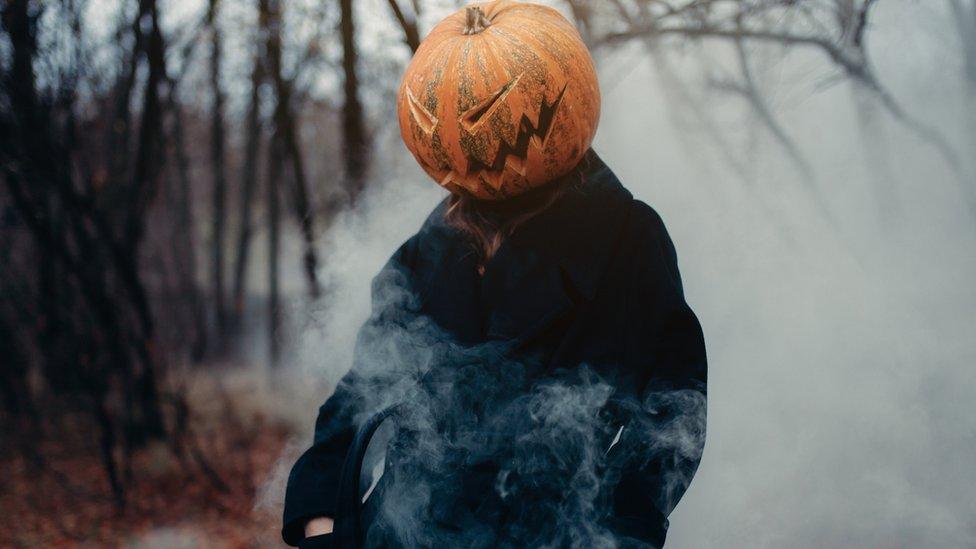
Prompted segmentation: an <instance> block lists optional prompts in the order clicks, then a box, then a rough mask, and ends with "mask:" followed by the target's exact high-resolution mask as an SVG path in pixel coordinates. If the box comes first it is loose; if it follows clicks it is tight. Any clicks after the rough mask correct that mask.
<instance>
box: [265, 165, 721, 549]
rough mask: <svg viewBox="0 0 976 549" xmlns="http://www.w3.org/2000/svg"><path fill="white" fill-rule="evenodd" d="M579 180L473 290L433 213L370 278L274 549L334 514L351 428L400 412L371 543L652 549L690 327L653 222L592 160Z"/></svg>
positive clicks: (681, 484)
mask: <svg viewBox="0 0 976 549" xmlns="http://www.w3.org/2000/svg"><path fill="white" fill-rule="evenodd" d="M580 170H581V171H580V172H579V173H575V172H574V174H572V175H571V176H567V181H565V182H563V184H565V185H570V186H571V188H570V189H568V190H567V191H566V192H565V193H563V194H562V195H561V196H560V197H559V198H558V199H557V201H556V202H555V203H554V204H553V205H552V206H550V207H549V208H548V209H546V210H545V211H543V212H542V213H541V214H539V215H537V216H536V217H534V218H532V219H530V220H529V221H528V222H526V223H525V224H524V225H522V226H521V227H519V228H518V229H517V230H516V232H515V233H514V234H513V235H512V236H511V237H509V238H508V239H507V240H506V241H505V242H504V243H503V244H502V246H501V248H500V249H499V250H498V252H497V253H496V254H495V256H494V257H493V258H492V259H491V260H490V261H489V263H488V264H487V267H486V270H485V274H484V275H483V276H479V275H478V274H477V265H476V256H475V254H474V253H473V249H472V247H471V245H470V243H469V241H468V240H467V239H466V238H465V237H464V236H463V235H462V234H461V233H459V231H457V230H456V229H454V228H453V227H451V226H449V225H448V224H447V223H446V222H445V221H444V211H445V208H446V201H445V202H444V203H442V204H440V205H439V206H438V207H437V208H436V209H435V210H434V211H433V213H432V214H431V215H430V217H429V218H428V219H427V221H426V222H425V223H424V225H423V227H422V228H421V229H420V231H419V232H418V233H417V234H416V235H414V236H413V237H411V238H410V239H409V240H407V241H406V242H405V243H404V244H403V245H402V246H401V247H400V248H399V249H398V250H397V252H396V253H395V254H394V255H393V257H392V258H391V259H390V261H389V262H388V264H387V265H386V266H385V267H384V269H383V270H382V271H381V273H380V274H379V275H377V277H376V279H374V282H373V314H372V316H371V318H370V320H369V321H368V322H367V323H366V324H365V325H364V326H363V328H362V329H361V331H360V334H359V337H358V341H357V350H356V358H355V360H354V365H353V368H352V370H351V371H350V373H349V374H347V375H346V376H345V377H344V378H343V380H342V381H341V382H340V383H339V385H338V387H337V389H336V392H335V393H334V394H333V396H332V397H330V398H329V399H328V400H327V401H326V402H325V404H324V405H323V406H322V407H321V409H320V410H319V415H318V420H317V422H316V429H315V442H314V444H313V446H312V447H311V448H310V449H309V450H308V451H306V452H305V453H304V454H303V455H302V456H301V457H300V458H299V460H298V462H297V463H296V464H295V466H294V468H293V469H292V472H291V475H290V478H289V481H288V488H287V493H286V501H285V510H284V528H283V531H282V535H283V537H284V539H285V541H286V542H287V543H289V544H292V545H296V544H297V543H298V542H299V541H300V540H301V539H302V536H303V525H304V523H305V521H306V520H307V519H308V518H310V517H315V516H322V515H325V516H334V513H335V511H336V509H335V494H336V491H337V489H338V486H337V483H338V481H339V473H340V469H341V467H342V463H343V459H344V457H345V454H346V451H347V449H348V448H349V446H350V443H351V441H352V437H353V434H354V432H355V429H356V426H357V425H358V424H359V423H360V422H362V421H363V419H364V418H365V417H368V415H369V414H370V413H371V412H374V411H376V410H377V409H379V408H381V407H383V406H385V405H386V404H389V403H390V402H394V401H397V400H408V401H411V402H422V403H423V405H422V406H419V408H422V411H421V412H416V413H414V414H413V416H411V417H412V419H411V420H410V421H405V422H404V424H405V425H406V426H405V427H402V428H398V430H397V431H396V434H395V435H394V437H393V438H392V439H391V441H390V442H389V444H388V446H387V447H388V448H389V450H388V452H387V456H386V472H385V473H384V474H383V476H382V477H381V478H380V481H379V485H378V486H377V487H376V488H375V490H374V492H373V493H372V494H371V495H370V496H369V499H368V500H367V502H366V507H367V511H366V513H367V514H368V515H369V517H368V523H367V526H369V525H375V527H374V528H371V529H370V532H369V535H368V538H367V539H368V541H369V544H370V545H376V546H387V545H398V544H399V545H426V546H432V545H438V546H446V545H451V546H459V545H464V546H477V545H481V546H486V547H490V546H501V545H508V546H513V547H515V546H531V545H540V544H551V545H557V546H564V545H596V544H598V543H604V542H607V541H609V543H616V544H618V545H620V544H623V545H628V544H637V545H643V544H647V545H651V546H655V547H659V546H661V545H663V543H664V537H665V533H666V531H667V519H666V516H667V515H668V513H670V511H671V509H672V508H673V507H674V505H675V504H676V503H677V501H678V499H679V498H680V497H681V495H682V494H683V493H684V491H685V489H686V488H687V486H688V483H689V482H690V481H691V477H692V476H693V474H694V472H695V470H696V468H697V466H698V462H699V460H700V457H701V451H702V448H703V445H704V432H705V382H706V371H707V369H706V361H705V347H704V342H703V339H702V332H701V327H700V325H699V323H698V320H697V319H696V317H695V315H694V313H693V312H692V310H691V309H690V308H689V307H688V305H687V303H686V302H685V299H684V295H683V291H682V286H681V280H680V277H679V274H678V268H677V260H676V256H675V251H674V247H673V245H672V242H671V239H670V238H669V236H668V233H667V231H666V230H665V227H664V224H663V223H662V221H661V218H660V217H659V216H658V214H657V213H656V212H655V211H654V210H653V209H652V208H651V207H650V206H648V205H647V204H644V203H643V202H640V201H638V200H635V199H634V198H633V197H632V195H631V194H630V193H629V192H628V191H627V190H626V189H625V188H624V187H623V186H622V185H621V184H620V182H619V181H618V180H617V178H616V177H615V176H614V174H613V173H612V172H611V171H610V169H609V168H608V167H607V166H606V165H605V164H604V163H603V162H602V161H601V160H600V159H599V157H598V156H597V155H596V154H595V153H594V152H593V151H590V152H589V153H588V155H587V157H586V158H585V159H584V161H583V162H582V163H581V165H580ZM580 174H582V177H581V178H580V177H579V175H580ZM431 379H434V380H439V381H438V382H431V381H430V380H431ZM417 380H422V381H421V383H419V384H418V383H417ZM418 387H420V388H419V389H418ZM432 387H434V388H433V389H432ZM384 509H385V510H384Z"/></svg>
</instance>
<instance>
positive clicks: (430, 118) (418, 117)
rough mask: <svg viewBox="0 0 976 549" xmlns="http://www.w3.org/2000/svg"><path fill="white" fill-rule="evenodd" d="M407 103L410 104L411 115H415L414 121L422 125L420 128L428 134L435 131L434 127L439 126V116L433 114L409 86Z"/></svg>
mask: <svg viewBox="0 0 976 549" xmlns="http://www.w3.org/2000/svg"><path fill="white" fill-rule="evenodd" d="M407 103H409V104H410V115H411V116H413V120H414V122H416V123H417V125H418V126H420V129H422V130H424V132H425V133H426V134H428V135H430V134H432V133H434V128H435V127H436V126H437V117H436V116H434V115H433V114H431V112H430V111H428V110H427V109H426V108H425V107H424V105H423V104H422V103H421V102H420V101H418V100H417V97H416V96H415V95H414V94H413V92H412V91H410V88H407Z"/></svg>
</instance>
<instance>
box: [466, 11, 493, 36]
mask: <svg viewBox="0 0 976 549" xmlns="http://www.w3.org/2000/svg"><path fill="white" fill-rule="evenodd" d="M465 14H466V15H467V19H466V21H465V23H464V34H466V35H471V34H478V33H479V32H481V31H483V30H485V29H487V28H488V27H490V26H491V21H489V20H488V18H487V17H485V12H483V11H481V8H479V7H476V6H469V7H468V8H467V10H465Z"/></svg>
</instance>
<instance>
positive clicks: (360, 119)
mask: <svg viewBox="0 0 976 549" xmlns="http://www.w3.org/2000/svg"><path fill="white" fill-rule="evenodd" d="M339 9H340V12H341V13H340V17H341V19H340V22H339V32H340V34H341V35H342V72H343V76H344V80H343V91H344V93H345V103H344V105H343V108H342V129H343V137H344V139H343V148H344V158H345V165H346V191H347V193H348V195H349V198H350V200H351V201H355V200H356V197H357V196H359V193H360V192H361V191H362V190H363V186H364V185H365V183H366V169H367V166H368V158H369V136H368V135H367V133H366V123H365V121H364V113H363V105H362V103H360V101H359V76H358V73H357V67H356V64H357V61H358V57H359V56H358V54H357V51H356V24H355V20H354V17H355V13H354V11H355V10H354V9H353V4H352V0H339Z"/></svg>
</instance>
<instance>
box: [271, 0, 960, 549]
mask: <svg viewBox="0 0 976 549" xmlns="http://www.w3.org/2000/svg"><path fill="white" fill-rule="evenodd" d="M881 4H882V5H879V6H878V8H879V9H878V12H877V16H876V18H875V19H874V23H873V26H872V34H871V41H870V44H869V51H870V53H871V55H872V56H873V58H874V62H875V63H876V69H877V70H878V73H879V74H880V75H881V77H882V79H883V80H884V81H885V82H886V83H887V84H888V85H889V86H890V89H891V91H892V93H893V95H894V96H895V97H896V98H897V99H898V100H899V101H901V102H902V104H903V105H904V106H905V107H906V109H907V110H909V111H910V112H912V113H914V114H915V115H916V116H918V117H919V118H920V119H922V120H925V121H926V122H927V123H928V124H930V125H933V126H935V127H938V128H939V129H940V130H941V131H942V132H943V133H944V134H945V135H946V136H947V138H948V139H949V141H950V142H951V143H952V144H953V145H954V147H955V148H956V150H957V151H958V152H959V153H960V155H961V157H962V161H963V164H964V169H965V170H967V173H968V174H969V176H968V179H967V178H959V177H958V176H957V175H955V174H954V173H953V171H952V170H951V169H950V168H949V167H948V166H947V165H946V163H945V160H944V159H943V158H942V157H941V156H940V155H939V154H938V152H937V151H936V150H935V149H934V148H933V147H931V146H930V144H928V143H926V142H924V141H922V140H919V139H918V138H917V137H915V136H913V135H912V134H911V133H910V132H908V131H907V130H906V129H905V128H904V126H902V125H900V124H898V123H897V122H896V121H893V120H892V119H891V118H890V116H888V115H887V114H885V113H884V112H883V111H880V110H879V111H877V112H875V113H874V115H873V118H872V120H874V123H873V125H868V126H867V127H865V125H863V124H862V122H863V121H864V118H863V117H862V115H863V114H864V113H863V112H859V110H858V108H859V107H858V103H857V101H856V93H855V91H854V90H852V89H851V87H850V85H849V84H848V83H846V82H843V81H841V82H831V78H832V75H834V74H835V71H834V70H833V69H832V68H831V67H830V65H829V63H828V62H826V60H825V59H824V58H823V57H822V56H821V54H820V53H818V52H816V51H796V52H793V53H790V54H789V55H785V56H781V57H779V58H776V59H773V60H772V61H771V62H769V63H767V64H766V68H765V70H764V71H763V73H762V80H763V83H764V86H766V90H767V92H768V95H769V97H771V98H772V106H773V109H774V111H775V114H776V115H777V116H778V117H779V118H780V120H781V122H782V123H783V125H784V127H785V128H786V129H787V130H788V132H789V133H790V135H791V137H792V138H793V140H794V141H795V142H796V144H797V146H798V148H799V149H800V150H801V151H802V152H803V154H805V155H806V158H807V160H808V161H809V163H810V164H811V166H812V168H813V170H812V171H813V174H814V178H813V181H812V183H813V186H811V184H810V183H811V182H810V181H808V180H807V179H805V178H804V177H803V176H802V174H801V173H800V172H798V171H797V170H796V169H795V167H794V164H792V163H791V162H790V161H789V159H788V158H786V157H785V155H784V154H783V150H782V148H780V146H779V145H778V144H777V143H776V142H775V141H774V140H773V139H771V138H770V136H769V135H768V134H767V133H766V132H765V130H764V129H763V128H762V127H761V126H758V125H757V123H756V122H755V121H754V120H753V119H752V117H751V115H750V113H749V111H748V109H747V108H746V106H745V105H744V104H743V102H742V101H741V100H740V99H739V98H736V97H733V96H729V95H728V94H722V93H720V92H717V91H715V92H711V93H705V94H704V95H702V97H700V98H698V99H700V100H702V101H703V102H702V103H701V104H703V105H704V108H705V110H706V112H707V113H708V115H709V116H711V117H714V119H715V120H716V121H717V123H718V127H719V128H720V129H721V132H722V134H723V136H724V138H725V139H726V140H727V141H728V143H730V144H731V145H730V148H729V149H728V150H726V151H724V152H723V151H721V150H719V149H718V148H716V146H715V144H714V140H712V139H710V136H709V135H708V130H707V129H706V128H704V127H701V126H700V125H699V124H697V123H696V122H695V119H694V117H689V116H687V112H683V111H682V110H681V107H680V106H679V105H677V104H676V103H675V101H674V100H673V99H674V97H675V94H676V91H675V89H674V88H673V87H669V82H668V81H666V80H663V79H662V78H661V76H660V73H659V72H657V71H655V70H654V66H653V65H652V64H651V62H650V60H649V59H648V57H647V56H646V53H645V52H644V51H643V50H641V49H640V48H639V47H632V48H627V49H622V50H619V51H617V52H614V53H612V54H608V55H603V56H601V57H600V58H599V59H598V65H599V68H600V76H601V84H602V86H603V94H604V97H603V112H602V118H601V123H600V129H599V131H598V136H597V140H596V143H595V145H594V148H595V149H596V151H597V152H598V153H599V154H600V155H601V156H602V157H603V158H604V160H605V161H606V162H607V163H608V164H609V165H610V167H611V168H612V169H614V171H615V172H616V174H617V175H618V176H619V177H620V179H621V180H622V181H623V183H624V185H625V186H627V187H628V188H629V189H630V190H631V191H632V192H633V193H634V195H635V196H636V197H637V198H639V199H641V200H643V201H645V202H647V203H649V204H651V205H652V206H653V207H654V208H655V209H657V210H658V212H659V213H660V214H661V215H662V217H663V218H664V221H665V223H666V225H667V226H668V228H669V230H670V232H671V236H672V238H673V240H674V243H675V246H676V248H677V251H678V259H679V266H680V268H681V272H682V276H683V280H684V284H685V290H686V294H687V299H688V302H689V303H690V304H691V306H692V308H693V309H694V310H695V311H696V313H697V314H698V316H699V319H700V320H701V323H702V325H703V328H704V332H705V339H706V345H707V350H708V356H709V371H710V372H709V373H710V375H709V387H708V435H707V441H706V446H705V452H704V457H703V460H702V463H701V466H700V468H699V470H698V473H697V476H696V477H695V479H694V481H693V482H692V484H691V487H690V489H689V490H688V492H687V494H686V495H685V497H684V499H683V500H682V501H681V502H680V504H679V505H678V507H677V509H676V510H675V511H674V512H673V513H672V515H671V517H670V520H671V527H670V533H669V537H668V547H672V548H682V547H688V548H702V547H916V546H924V547H963V546H972V545H974V544H976V522H974V521H973V520H972V518H973V517H974V516H976V495H974V491H973V490H972V478H973V475H974V473H976V462H974V456H976V414H974V413H973V412H974V405H973V402H974V399H976V373H974V372H976V370H974V368H973V366H974V359H976V337H974V336H976V333H974V332H976V291H974V284H973V282H972V281H973V280H976V253H974V251H976V217H974V212H973V211H972V210H970V209H969V207H968V204H970V202H969V199H970V198H971V196H972V194H967V193H972V192H973V187H972V186H973V184H974V183H973V182H974V181H976V177H974V176H973V173H974V171H973V154H972V152H973V149H974V146H973V143H974V140H973V136H974V135H976V120H974V118H976V115H974V114H973V113H974V111H976V109H974V107H976V97H973V96H968V97H967V95H966V92H965V87H964V85H963V78H962V75H961V71H962V68H961V62H959V61H958V60H957V57H956V56H955V55H947V54H948V52H955V51H956V49H957V45H956V44H955V43H954V38H953V37H952V36H951V35H949V34H947V33H945V32H941V31H940V29H945V28H948V27H949V26H950V25H951V20H949V19H948V14H947V13H945V10H943V9H942V7H941V6H936V4H937V3H936V2H910V1H907V0H905V1H890V2H883V3H881ZM710 53H711V54H712V55H714V56H717V58H718V59H722V55H724V54H723V52H722V50H721V46H715V47H714V48H712V49H711V50H710ZM674 67H675V71H676V73H677V74H678V75H680V76H681V77H682V78H684V79H685V80H686V81H688V82H694V81H695V79H696V78H698V76H697V74H698V66H697V64H696V61H695V58H694V57H693V56H690V55H689V56H687V57H676V58H675V64H674ZM379 138H380V143H379V144H378V146H377V147H376V149H375V150H376V151H377V153H376V154H377V155H380V154H382V155H386V158H377V159H376V162H377V164H378V165H379V167H378V168H377V170H378V173H377V175H378V177H377V179H380V180H382V181H381V182H380V183H379V184H377V185H375V186H374V187H373V188H372V189H371V190H370V191H368V194H367V195H366V196H365V197H364V199H363V201H362V202H361V205H360V207H359V209H357V210H356V211H353V212H348V213H346V214H344V215H343V216H342V217H341V218H340V219H339V220H338V221H337V223H336V225H335V226H334V227H333V229H332V230H331V232H330V233H329V235H328V236H327V237H326V239H325V241H324V242H323V243H322V250H323V256H324V261H323V263H324V267H323V271H322V276H323V281H324V282H325V284H326V287H327V288H328V290H329V291H328V295H327V297H325V298H323V300H322V302H321V303H317V304H315V305H313V307H312V309H313V311H312V313H311V314H310V315H308V316H307V317H302V318H303V319H304V320H303V322H307V325H306V326H305V329H304V330H303V332H302V335H301V336H300V337H299V338H297V340H296V341H294V349H293V355H292V366H291V368H292V372H294V373H295V374H296V376H295V377H296V378H298V379H302V380H306V381H307V380H308V379H309V378H310V377H314V379H317V380H319V381H320V385H321V386H322V387H325V388H326V389H327V388H328V387H330V386H332V385H333V384H334V383H335V382H336V381H337V380H338V379H339V378H340V377H341V375H342V374H343V373H344V371H345V369H346V368H348V366H349V363H350V358H351V353H352V346H353V338H354V336H355V333H356V330H357V329H358V327H359V325H360V324H361V323H362V322H363V321H364V320H365V319H366V316H367V314H368V310H369V292H368V287H369V281H370V278H371V277H372V276H373V275H374V274H375V273H376V272H377V271H378V270H379V268H380V266H381V265H382V264H383V262H384V261H385V260H386V258H387V257H388V256H389V254H390V253H392V252H393V250H394V249H395V248H396V247H397V246H398V245H399V243H400V242H402V241H403V240H405V239H406V238H407V237H409V236H410V235H411V234H413V233H414V232H415V231H416V230H417V228H419V226H420V224H421V222H422V221H423V219H424V218H425V217H426V215H427V214H428V212H429V210H430V209H432V208H433V206H434V205H435V204H436V202H437V201H438V200H440V199H441V198H442V197H443V196H444V192H443V191H442V190H440V189H438V188H437V187H436V186H435V185H434V184H433V182H431V181H429V180H427V179H426V178H425V176H424V175H423V173H422V172H421V170H420V169H419V167H418V166H416V165H415V164H414V163H413V160H412V159H411V158H409V156H408V155H407V153H406V151H405V149H404V148H403V146H402V144H401V143H400V142H399V136H398V134H397V133H396V132H395V131H387V132H384V133H382V134H381V135H380V136H379ZM865 145H868V146H867V147H866V146H865ZM869 149H870V150H869ZM379 151H382V152H379ZM878 151H880V153H879V152H878ZM872 154H873V155H876V156H875V157H873V158H881V162H871V161H870V159H871V158H872V157H871V156H870V155H872ZM730 156H731V157H732V158H734V159H736V160H737V161H739V162H741V164H742V165H743V166H746V169H745V170H744V171H743V170H736V169H733V167H732V166H730V163H729V162H728V158H729V157H730ZM966 184H968V185H969V187H968V188H967V187H965V185H966ZM817 196H819V197H821V199H822V200H823V202H824V203H825V204H826V207H827V211H828V212H829V213H828V214H827V215H825V214H824V211H823V210H822V209H820V208H819V207H818V206H817V198H816V197H817ZM326 394H328V390H325V391H324V392H320V393H319V394H318V397H324V396H325V395H326ZM320 400H321V398H320ZM297 402H298V401H294V402H293V403H292V404H293V406H292V407H293V408H295V409H294V410H292V411H291V412H292V414H293V416H294V417H301V418H303V419H302V420H301V421H302V422H303V424H304V425H306V426H307V428H306V429H305V431H306V432H308V433H309V435H310V431H311V424H312V421H313V420H314V413H315V408H314V407H313V406H311V405H310V406H307V407H301V408H300V409H299V406H298V405H297V404H296V403H297ZM309 438H310V436H309ZM285 461H287V460H285ZM279 486H280V485H279Z"/></svg>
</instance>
